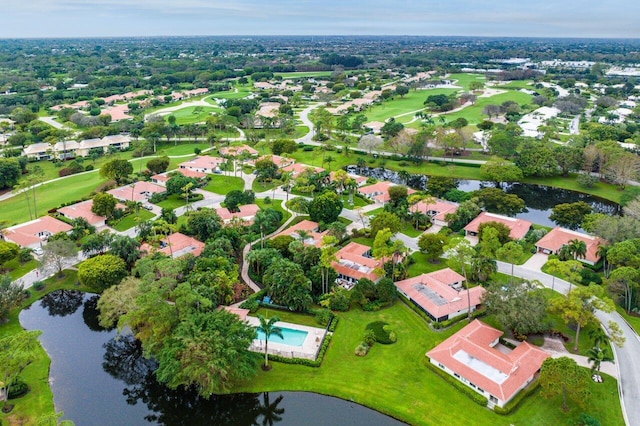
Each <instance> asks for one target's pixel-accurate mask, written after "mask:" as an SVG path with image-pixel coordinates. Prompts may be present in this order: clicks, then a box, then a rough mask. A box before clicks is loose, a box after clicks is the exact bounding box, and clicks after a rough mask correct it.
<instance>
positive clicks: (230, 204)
mask: <svg viewBox="0 0 640 426" xmlns="http://www.w3.org/2000/svg"><path fill="white" fill-rule="evenodd" d="M255 198H256V197H255V194H254V193H253V191H251V190H247V191H240V190H237V189H234V190H233V191H229V192H228V193H227V195H226V196H225V198H224V205H225V206H226V207H227V209H229V211H231V212H237V211H239V209H238V206H242V205H245V204H251V203H253V202H254V200H255ZM303 199H304V198H303Z"/></svg>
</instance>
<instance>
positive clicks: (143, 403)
mask: <svg viewBox="0 0 640 426" xmlns="http://www.w3.org/2000/svg"><path fill="white" fill-rule="evenodd" d="M97 301H98V296H97V295H92V294H85V293H82V292H79V291H73V290H58V291H55V292H53V293H50V294H49V295H47V296H45V297H43V298H42V299H41V300H40V301H39V302H36V303H35V304H33V305H32V306H31V307H30V308H28V309H25V310H23V311H22V312H21V313H20V323H21V324H22V326H23V327H24V328H26V329H27V330H42V331H43V333H42V336H41V337H40V340H41V342H42V345H43V346H44V348H45V350H46V351H47V353H48V354H49V356H50V357H51V370H50V373H49V382H50V384H51V389H52V391H53V395H54V403H55V406H56V410H58V411H63V412H64V418H65V419H69V420H72V421H74V422H75V424H76V425H82V426H90V425H100V426H105V425H148V424H162V425H254V424H262V425H273V424H275V423H278V424H279V425H283V426H285V425H311V426H313V425H328V424H349V425H372V424H375V425H401V424H403V423H401V422H399V421H397V420H395V419H392V418H390V417H387V416H385V415H383V414H380V413H378V412H376V411H374V410H371V409H369V408H366V407H363V406H361V405H358V404H354V403H352V402H349V401H344V400H341V399H338V398H333V397H328V396H323V395H318V394H313V393H305V392H264V393H260V394H234V395H224V396H214V397H212V398H210V399H203V398H200V397H198V396H197V394H196V393H195V392H190V391H177V390H171V389H167V388H166V387H164V386H163V385H161V384H159V383H158V382H157V381H156V380H155V379H154V376H153V373H152V371H153V369H154V364H153V362H150V361H148V360H146V359H144V358H143V357H142V352H141V348H140V345H139V344H138V343H137V341H136V340H135V339H133V338H132V337H131V335H124V336H121V337H119V338H118V337H117V336H116V332H115V331H114V330H104V329H102V328H101V327H100V326H99V325H98V321H97V313H98V312H97V310H96V303H97ZM345 386H348V384H346V383H345Z"/></svg>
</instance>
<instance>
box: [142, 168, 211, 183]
mask: <svg viewBox="0 0 640 426" xmlns="http://www.w3.org/2000/svg"><path fill="white" fill-rule="evenodd" d="M174 174H181V175H182V176H185V177H190V178H194V179H198V180H199V179H202V178H204V177H206V176H207V174H206V173H202V172H196V171H193V170H191V169H177V170H172V171H170V172H164V173H159V174H157V175H153V176H151V182H153V183H155V184H156V185H162V186H166V185H167V181H168V180H169V179H170V178H171V176H173V175H174Z"/></svg>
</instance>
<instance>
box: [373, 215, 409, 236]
mask: <svg viewBox="0 0 640 426" xmlns="http://www.w3.org/2000/svg"><path fill="white" fill-rule="evenodd" d="M369 225H370V226H371V237H372V238H375V237H376V235H378V232H380V231H381V230H383V229H385V228H386V229H388V230H389V231H390V232H391V234H392V235H393V234H395V233H397V232H398V231H400V228H401V227H402V224H401V222H400V218H399V217H398V216H396V215H395V214H393V213H390V212H387V211H381V212H380V213H377V214H376V215H375V217H374V218H373V219H371V221H370V222H369Z"/></svg>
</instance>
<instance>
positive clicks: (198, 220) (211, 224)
mask: <svg viewBox="0 0 640 426" xmlns="http://www.w3.org/2000/svg"><path fill="white" fill-rule="evenodd" d="M220 228H222V221H221V220H220V216H218V214H217V213H216V212H215V210H211V209H200V210H196V211H195V212H193V213H190V214H189V216H188V217H187V229H188V231H189V233H190V234H191V235H194V236H195V237H196V238H197V239H198V240H200V241H204V242H206V241H207V240H208V239H209V238H212V237H213V236H214V235H215V233H216V232H218V231H219V230H220Z"/></svg>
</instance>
